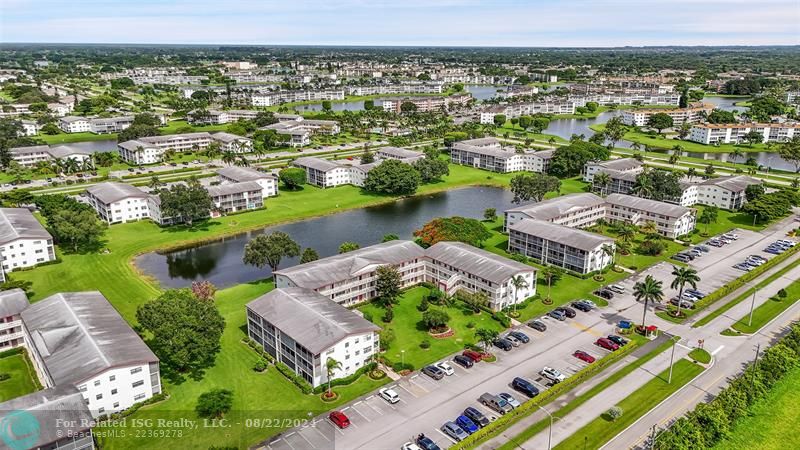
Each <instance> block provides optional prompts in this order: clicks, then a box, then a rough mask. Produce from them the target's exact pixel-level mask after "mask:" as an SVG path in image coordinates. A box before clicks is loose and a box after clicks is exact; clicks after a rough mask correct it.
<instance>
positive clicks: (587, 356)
mask: <svg viewBox="0 0 800 450" xmlns="http://www.w3.org/2000/svg"><path fill="white" fill-rule="evenodd" d="M572 356H574V357H576V358H578V359H580V360H581V361H583V362H587V363H589V364H591V363H593V362H594V356H592V355H590V354H588V353H586V352H585V351H583V350H575V353H573V354H572Z"/></svg>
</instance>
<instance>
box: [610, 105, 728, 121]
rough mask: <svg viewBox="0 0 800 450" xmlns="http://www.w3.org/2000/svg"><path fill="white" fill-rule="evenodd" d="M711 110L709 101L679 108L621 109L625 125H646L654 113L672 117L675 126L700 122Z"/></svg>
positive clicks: (712, 107) (712, 106) (712, 108)
mask: <svg viewBox="0 0 800 450" xmlns="http://www.w3.org/2000/svg"><path fill="white" fill-rule="evenodd" d="M713 110H714V105H713V104H711V103H696V104H692V105H689V107H687V108H680V109H667V108H652V109H625V110H623V111H622V122H624V123H625V124H626V125H634V126H637V127H643V126H645V125H647V121H648V120H649V119H650V117H651V116H653V115H654V114H666V115H668V116H670V117H671V118H672V123H673V125H674V126H676V127H677V126H680V125H683V124H684V123H692V124H693V123H697V122H700V121H702V120H703V118H704V117H705V116H706V115H708V114H711V111H713Z"/></svg>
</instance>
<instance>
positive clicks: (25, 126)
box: [19, 120, 42, 136]
mask: <svg viewBox="0 0 800 450" xmlns="http://www.w3.org/2000/svg"><path fill="white" fill-rule="evenodd" d="M19 122H20V123H21V124H22V135H23V136H36V135H37V134H39V131H40V130H41V129H42V125H39V123H38V122H36V121H34V120H20V121H19Z"/></svg>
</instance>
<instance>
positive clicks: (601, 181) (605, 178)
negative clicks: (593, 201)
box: [594, 172, 611, 195]
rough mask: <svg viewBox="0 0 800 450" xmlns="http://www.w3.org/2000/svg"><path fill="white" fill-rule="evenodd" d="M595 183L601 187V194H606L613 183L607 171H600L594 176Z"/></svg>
mask: <svg viewBox="0 0 800 450" xmlns="http://www.w3.org/2000/svg"><path fill="white" fill-rule="evenodd" d="M594 185H595V186H599V187H600V195H605V194H606V191H607V189H608V187H609V186H610V185H611V175H609V174H608V173H606V172H599V173H597V174H595V176H594Z"/></svg>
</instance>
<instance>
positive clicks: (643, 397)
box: [555, 359, 703, 450]
mask: <svg viewBox="0 0 800 450" xmlns="http://www.w3.org/2000/svg"><path fill="white" fill-rule="evenodd" d="M702 371H703V367H701V366H699V365H697V364H694V363H692V362H690V361H688V360H686V359H681V360H680V361H678V362H676V363H675V366H674V370H673V373H672V383H671V384H667V377H668V374H669V369H667V370H665V371H664V372H661V373H660V374H659V375H657V376H656V377H655V378H653V379H652V380H650V381H648V382H647V383H645V384H644V386H642V387H640V388H639V389H637V390H636V391H634V392H633V393H632V394H631V395H629V396H628V397H626V398H625V399H624V400H622V401H621V402H619V403H618V404H617V405H616V406H619V407H620V408H622V417H620V418H619V419H617V420H615V421H611V420H608V419H607V418H606V417H605V412H603V415H601V416H600V417H598V418H596V419H594V420H593V421H591V422H589V423H588V424H587V425H585V426H584V427H583V428H581V429H580V430H578V431H577V432H576V433H575V434H573V435H572V436H570V437H569V438H567V439H565V440H563V441H561V443H559V444H558V445H557V446H555V449H557V450H571V449H576V448H600V447H602V446H603V445H604V444H605V443H606V442H608V441H609V440H610V439H612V438H613V437H614V436H616V435H617V434H619V433H620V432H621V431H622V430H624V429H625V428H627V427H628V426H629V425H630V424H632V423H633V422H635V421H636V420H637V419H638V418H640V417H642V416H643V415H644V414H646V413H647V412H648V411H650V410H651V409H652V408H653V407H655V406H656V405H658V404H659V403H660V402H661V401H662V400H664V399H665V398H667V397H669V396H670V395H672V393H674V392H675V391H677V390H678V389H680V388H682V387H683V386H684V385H685V384H686V383H688V382H689V381H691V380H692V379H693V378H694V377H696V376H697V375H699V374H700V373H701V372H702Z"/></svg>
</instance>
